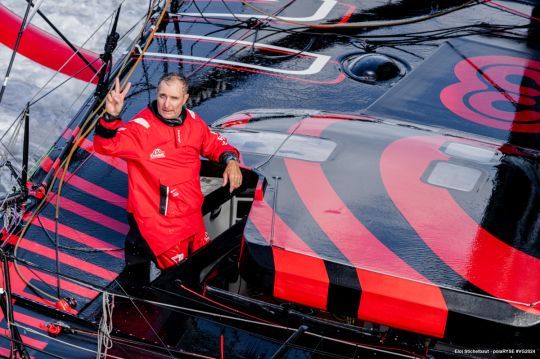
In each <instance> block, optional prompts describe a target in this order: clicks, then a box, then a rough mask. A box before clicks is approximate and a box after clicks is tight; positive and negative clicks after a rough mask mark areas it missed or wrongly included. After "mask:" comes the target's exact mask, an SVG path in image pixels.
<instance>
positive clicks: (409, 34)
mask: <svg viewBox="0 0 540 359" xmlns="http://www.w3.org/2000/svg"><path fill="white" fill-rule="evenodd" d="M476 27H481V28H482V27H503V28H511V29H512V28H525V27H528V26H527V25H517V26H516V25H504V24H500V25H497V24H484V23H477V24H472V25H463V26H455V27H450V28H444V29H437V30H426V31H413V32H406V33H397V34H391V35H386V34H379V35H373V34H371V35H370V34H363V35H362V37H360V36H357V35H348V34H344V33H337V32H327V31H325V32H320V31H318V32H314V31H306V30H305V27H294V28H290V29H283V28H279V27H276V26H273V25H268V26H267V30H268V29H273V30H275V31H276V32H275V33H274V34H270V35H266V36H271V35H276V34H279V33H280V32H286V33H291V34H297V35H314V36H337V37H344V38H352V39H377V38H383V39H384V38H390V39H393V38H396V37H397V38H399V37H406V38H408V37H413V35H420V34H432V33H436V34H439V33H441V32H445V31H451V30H459V29H463V30H464V29H470V28H476ZM302 29H304V30H303V31H299V30H302ZM428 36H429V35H428Z"/></svg>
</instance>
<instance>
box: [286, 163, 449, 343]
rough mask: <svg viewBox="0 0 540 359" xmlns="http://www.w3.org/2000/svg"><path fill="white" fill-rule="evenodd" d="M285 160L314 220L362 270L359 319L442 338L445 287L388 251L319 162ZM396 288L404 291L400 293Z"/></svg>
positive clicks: (359, 270)
mask: <svg viewBox="0 0 540 359" xmlns="http://www.w3.org/2000/svg"><path fill="white" fill-rule="evenodd" d="M284 162H285V166H286V167H287V170H288V172H289V175H290V178H291V180H292V182H293V185H294V186H295V189H296V191H297V192H298V195H299V196H300V198H301V199H302V201H303V202H304V204H305V206H306V208H307V209H308V211H309V213H310V214H311V216H312V217H313V219H314V220H315V221H316V222H317V223H318V225H319V226H320V227H321V229H322V230H323V231H324V232H325V234H326V235H327V236H328V238H330V240H331V241H332V242H333V243H334V245H335V246H336V247H337V248H338V249H339V250H340V252H341V253H343V255H344V256H345V257H347V259H348V260H349V261H350V262H351V263H352V264H353V265H354V266H355V267H356V268H357V272H358V276H359V280H360V285H361V287H362V296H361V299H360V307H359V311H358V316H359V318H361V319H367V320H371V321H374V322H377V323H382V324H386V325H389V326H393V327H398V328H403V329H407V330H412V329H414V331H415V332H417V333H424V334H428V335H434V336H438V337H442V336H443V335H444V329H445V326H446V318H447V314H448V310H447V308H446V302H445V300H444V297H443V295H442V292H441V290H440V288H438V287H436V286H434V285H432V284H430V283H429V281H428V280H427V279H426V278H425V277H424V276H422V275H421V274H420V273H418V272H417V271H416V270H414V269H413V268H412V267H411V266H409V265H408V264H407V263H406V262H405V261H403V260H402V259H401V258H400V257H399V256H397V255H396V254H395V253H394V252H392V251H391V250H389V249H388V248H387V247H386V246H385V245H384V244H382V243H381V242H380V241H379V240H378V239H377V238H376V237H375V236H374V235H373V234H372V233H371V232H370V231H369V230H368V229H367V228H366V227H365V226H364V225H363V224H362V223H361V222H360V221H359V220H358V219H357V218H356V216H355V215H354V214H353V213H352V212H351V210H350V209H349V208H348V207H347V204H346V203H344V202H343V201H342V200H341V198H340V197H339V196H338V195H337V193H336V192H335V191H334V189H333V188H332V185H331V184H330V182H328V179H327V178H326V175H325V173H324V171H323V170H322V168H321V166H320V165H319V164H318V163H311V162H304V161H299V160H291V159H285V160H284ZM360 268H361V269H360ZM380 272H382V273H380ZM375 278H376V279H375ZM417 281H421V282H423V283H420V282H417ZM396 286H397V287H401V288H403V291H396V289H395V288H396ZM412 322H414V324H411V323H412Z"/></svg>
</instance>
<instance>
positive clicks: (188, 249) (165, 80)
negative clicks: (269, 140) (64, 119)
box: [94, 73, 242, 284]
mask: <svg viewBox="0 0 540 359" xmlns="http://www.w3.org/2000/svg"><path fill="white" fill-rule="evenodd" d="M130 87H131V84H128V85H127V86H126V88H125V89H124V90H123V91H122V90H121V88H120V82H119V80H118V79H116V83H115V88H114V89H112V90H111V92H109V94H108V95H107V97H106V105H105V110H106V113H105V114H104V116H103V117H101V118H100V119H99V121H98V123H97V125H96V131H95V137H94V148H95V150H96V152H98V153H101V154H104V155H109V156H115V157H121V158H124V159H126V160H127V165H128V204H127V211H128V221H129V225H130V231H129V233H128V235H127V236H126V241H125V255H126V268H125V270H124V275H125V276H126V277H128V278H132V279H133V280H136V281H137V283H138V284H147V283H148V282H149V280H150V279H149V277H150V260H153V261H154V262H155V263H156V264H157V265H158V267H159V268H161V269H165V268H168V267H171V266H173V265H175V264H176V263H178V262H180V261H182V260H183V259H185V258H186V257H187V256H188V255H189V254H191V253H192V252H193V251H195V250H197V249H198V248H200V247H202V246H203V245H204V244H206V243H207V242H208V240H209V238H208V234H207V233H206V230H205V228H204V222H203V217H202V211H201V209H202V203H203V195H202V193H201V187H200V179H199V170H200V167H201V162H200V157H199V156H200V155H202V156H204V157H207V158H209V159H210V160H212V161H221V162H222V163H223V164H225V165H226V168H225V171H224V172H223V186H225V185H227V184H229V186H230V191H231V192H232V191H233V190H235V189H236V188H238V187H240V185H241V183H242V174H241V172H240V167H239V160H238V156H239V153H238V150H237V149H235V148H234V147H232V146H231V145H229V144H228V143H227V140H226V139H225V138H224V137H222V136H221V135H219V134H216V133H214V132H212V131H210V129H209V128H208V126H207V125H206V123H205V122H204V121H203V120H202V119H201V118H200V117H199V116H198V115H197V114H196V113H194V112H193V111H191V110H189V109H187V108H186V107H185V103H186V101H187V99H188V97H189V95H188V84H187V81H186V79H185V78H184V77H183V76H181V75H178V74H175V73H169V74H166V75H164V76H163V77H162V78H161V79H160V80H159V82H158V86H157V100H155V101H154V102H152V104H151V105H149V106H148V107H147V108H145V109H144V110H142V111H141V112H139V113H138V114H137V115H136V116H135V117H134V118H133V119H132V120H131V121H129V122H127V123H123V122H122V120H121V119H120V117H119V115H120V113H121V112H122V108H123V106H124V99H125V97H126V95H127V93H128V91H129V89H130Z"/></svg>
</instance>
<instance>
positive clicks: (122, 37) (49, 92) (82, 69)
mask: <svg viewBox="0 0 540 359" xmlns="http://www.w3.org/2000/svg"><path fill="white" fill-rule="evenodd" d="M113 14H114V13H113ZM110 16H112V14H111V15H110ZM145 17H146V15H145V16H143V17H141V18H140V19H139V20H138V21H137V22H136V23H135V24H134V25H133V26H132V27H131V28H130V29H129V30H127V31H126V32H125V33H124V35H122V36H121V37H120V39H118V42H120V41H122V40H123V39H124V38H125V37H126V36H127V35H128V34H129V33H131V32H132V31H133V30H134V29H135V28H136V27H137V25H138V24H139V23H140V22H141V21H142V20H144V18H145ZM99 28H101V26H100V27H99ZM99 28H98V29H97V30H96V31H95V32H94V33H93V34H92V35H91V36H90V37H89V38H88V39H87V40H86V41H85V42H84V44H86V42H88V41H89V40H90V39H91V38H92V37H93V36H94V35H95V33H96V32H97V31H99ZM97 60H98V59H96V60H94V61H93V62H96V61H97ZM68 61H69V60H68ZM63 66H65V65H63ZM103 66H105V64H103V63H102V64H101V66H100V67H99V69H98V73H99V71H100V70H101V69H102V68H103ZM87 68H88V66H85V67H83V68H81V69H80V70H79V71H77V72H76V73H75V74H74V75H72V76H71V77H69V78H68V79H66V80H64V81H63V82H62V83H61V84H59V85H58V86H56V87H54V88H53V89H51V90H49V91H48V92H47V93H46V94H44V95H43V96H41V97H40V98H38V99H37V100H35V101H34V102H31V103H30V106H32V105H34V104H36V103H37V102H39V101H40V100H42V99H43V98H44V97H46V96H47V95H50V94H51V93H52V92H53V91H55V90H57V89H58V88H59V87H60V86H62V85H64V84H65V83H67V82H68V81H70V80H71V79H72V78H73V77H75V76H76V75H78V74H79V73H81V72H82V71H84V70H86V69H87ZM59 72H60V70H58V71H57V72H56V74H58V73H59ZM98 73H95V74H94V75H93V76H92V77H91V78H90V81H88V82H87V83H86V85H85V86H84V88H83V90H82V91H81V92H80V93H79V95H78V96H77V98H76V99H75V100H74V101H73V102H72V104H71V105H70V106H69V108H67V109H65V110H64V114H65V113H67V112H68V111H69V110H71V109H72V108H73V106H74V105H75V103H76V102H77V100H78V99H79V98H80V97H81V96H82V95H83V93H84V92H85V91H86V89H88V87H89V86H90V85H91V84H92V81H93V80H94V79H95V78H96V76H97V75H98ZM53 78H54V76H53ZM53 78H51V79H50V80H49V81H48V82H47V83H46V84H45V85H44V86H43V87H42V89H43V88H45V86H47V84H48V83H49V82H51V81H52V79H53ZM39 92H41V90H40V91H39ZM39 92H38V93H37V94H39ZM37 94H36V95H34V98H35V97H36V96H37ZM21 115H22V112H21ZM21 115H20V116H21Z"/></svg>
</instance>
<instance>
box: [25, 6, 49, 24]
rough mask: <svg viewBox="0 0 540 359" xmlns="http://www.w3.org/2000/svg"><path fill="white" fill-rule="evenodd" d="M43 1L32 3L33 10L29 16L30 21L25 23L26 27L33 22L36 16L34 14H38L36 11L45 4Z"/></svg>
mask: <svg viewBox="0 0 540 359" xmlns="http://www.w3.org/2000/svg"><path fill="white" fill-rule="evenodd" d="M27 1H28V0H27ZM43 1H44V0H38V1H37V3H36V4H35V5H33V4H32V6H33V7H34V8H33V9H32V12H31V13H30V16H28V21H27V22H26V25H25V28H26V26H28V25H30V23H31V22H32V19H33V18H34V16H35V15H36V12H37V11H38V10H39V8H40V7H41V5H42V4H43Z"/></svg>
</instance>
